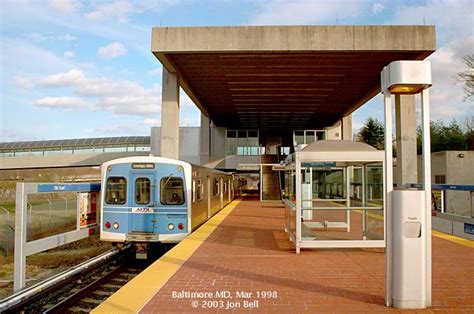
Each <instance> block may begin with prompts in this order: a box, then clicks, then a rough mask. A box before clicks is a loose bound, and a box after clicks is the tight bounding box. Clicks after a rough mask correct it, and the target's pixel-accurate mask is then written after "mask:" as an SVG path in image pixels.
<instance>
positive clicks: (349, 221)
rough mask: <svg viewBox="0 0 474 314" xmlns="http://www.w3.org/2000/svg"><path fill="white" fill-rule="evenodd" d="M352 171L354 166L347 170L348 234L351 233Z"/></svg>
mask: <svg viewBox="0 0 474 314" xmlns="http://www.w3.org/2000/svg"><path fill="white" fill-rule="evenodd" d="M351 169H352V166H350V167H347V168H346V176H345V177H346V182H345V183H346V206H347V209H346V232H351V211H350V208H351V196H350V195H349V190H350V188H351V181H350V176H351Z"/></svg>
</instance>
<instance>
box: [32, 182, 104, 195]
mask: <svg viewBox="0 0 474 314" xmlns="http://www.w3.org/2000/svg"><path fill="white" fill-rule="evenodd" d="M81 191H94V192H98V191H100V183H77V184H54V183H51V184H50V183H41V184H38V186H37V188H36V192H37V193H55V192H81Z"/></svg>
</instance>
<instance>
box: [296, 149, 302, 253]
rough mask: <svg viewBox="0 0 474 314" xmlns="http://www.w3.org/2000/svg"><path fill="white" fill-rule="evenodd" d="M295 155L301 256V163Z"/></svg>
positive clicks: (297, 240)
mask: <svg viewBox="0 0 474 314" xmlns="http://www.w3.org/2000/svg"><path fill="white" fill-rule="evenodd" d="M298 155H299V154H298V153H296V154H295V171H296V173H295V176H296V178H295V185H296V243H295V245H296V254H300V244H301V196H302V195H301V194H302V193H301V161H300V160H299V156H298Z"/></svg>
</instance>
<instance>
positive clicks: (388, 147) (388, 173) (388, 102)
mask: <svg viewBox="0 0 474 314" xmlns="http://www.w3.org/2000/svg"><path fill="white" fill-rule="evenodd" d="M387 75H388V70H387V67H384V70H383V71H382V91H383V95H384V104H385V107H384V118H385V193H384V194H385V199H384V202H385V208H386V213H387V217H385V218H386V219H385V227H386V228H385V229H386V230H387V233H386V235H387V239H386V240H387V242H386V243H387V244H386V249H385V305H386V306H392V267H393V266H392V197H391V194H392V191H393V156H392V94H391V93H390V91H389V90H388V89H387V88H386V85H385V84H386V82H387Z"/></svg>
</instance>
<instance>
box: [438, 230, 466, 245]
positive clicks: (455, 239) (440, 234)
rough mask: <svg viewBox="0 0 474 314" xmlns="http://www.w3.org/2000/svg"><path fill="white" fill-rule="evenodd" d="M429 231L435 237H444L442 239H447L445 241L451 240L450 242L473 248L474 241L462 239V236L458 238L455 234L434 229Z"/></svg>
mask: <svg viewBox="0 0 474 314" xmlns="http://www.w3.org/2000/svg"><path fill="white" fill-rule="evenodd" d="M431 233H432V234H433V235H434V236H435V237H438V238H441V239H444V240H447V241H451V242H454V243H457V244H461V245H464V246H468V247H472V248H474V241H471V240H468V239H464V238H460V237H457V236H455V235H451V234H447V233H444V232H439V231H436V230H432V231H431Z"/></svg>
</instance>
